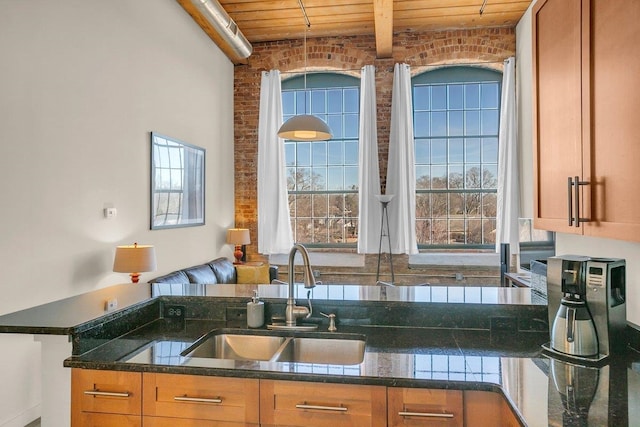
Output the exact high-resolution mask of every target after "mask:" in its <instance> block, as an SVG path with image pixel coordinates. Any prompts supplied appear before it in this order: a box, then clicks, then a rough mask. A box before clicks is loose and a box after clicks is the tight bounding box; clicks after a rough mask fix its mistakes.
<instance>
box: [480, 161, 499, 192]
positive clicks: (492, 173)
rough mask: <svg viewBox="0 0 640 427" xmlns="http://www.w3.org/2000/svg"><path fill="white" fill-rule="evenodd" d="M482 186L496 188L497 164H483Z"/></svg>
mask: <svg viewBox="0 0 640 427" xmlns="http://www.w3.org/2000/svg"><path fill="white" fill-rule="evenodd" d="M482 188H498V165H484V167H483V168H482Z"/></svg>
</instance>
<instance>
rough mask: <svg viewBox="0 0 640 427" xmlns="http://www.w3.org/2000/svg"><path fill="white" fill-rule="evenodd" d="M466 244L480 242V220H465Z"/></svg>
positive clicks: (477, 243)
mask: <svg viewBox="0 0 640 427" xmlns="http://www.w3.org/2000/svg"><path fill="white" fill-rule="evenodd" d="M467 244H475V245H479V244H482V220H479V219H470V220H467Z"/></svg>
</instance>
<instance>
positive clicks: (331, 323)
mask: <svg viewBox="0 0 640 427" xmlns="http://www.w3.org/2000/svg"><path fill="white" fill-rule="evenodd" d="M320 314H321V315H323V316H324V317H327V318H328V319H329V329H328V331H329V332H335V331H337V330H338V328H336V315H335V314H333V313H331V314H325V313H323V312H320Z"/></svg>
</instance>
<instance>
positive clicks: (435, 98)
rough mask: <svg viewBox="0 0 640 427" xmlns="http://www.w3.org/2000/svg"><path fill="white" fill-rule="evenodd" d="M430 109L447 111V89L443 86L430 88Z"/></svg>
mask: <svg viewBox="0 0 640 427" xmlns="http://www.w3.org/2000/svg"><path fill="white" fill-rule="evenodd" d="M431 109H432V110H446V109H447V87H446V86H444V85H438V86H432V87H431Z"/></svg>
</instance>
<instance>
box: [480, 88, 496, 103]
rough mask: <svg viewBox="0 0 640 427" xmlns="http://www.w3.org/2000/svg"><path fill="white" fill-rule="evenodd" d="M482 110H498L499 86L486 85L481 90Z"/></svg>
mask: <svg viewBox="0 0 640 427" xmlns="http://www.w3.org/2000/svg"><path fill="white" fill-rule="evenodd" d="M480 93H481V106H482V108H498V85H497V84H496V83H484V84H482V85H481V88H480Z"/></svg>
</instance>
